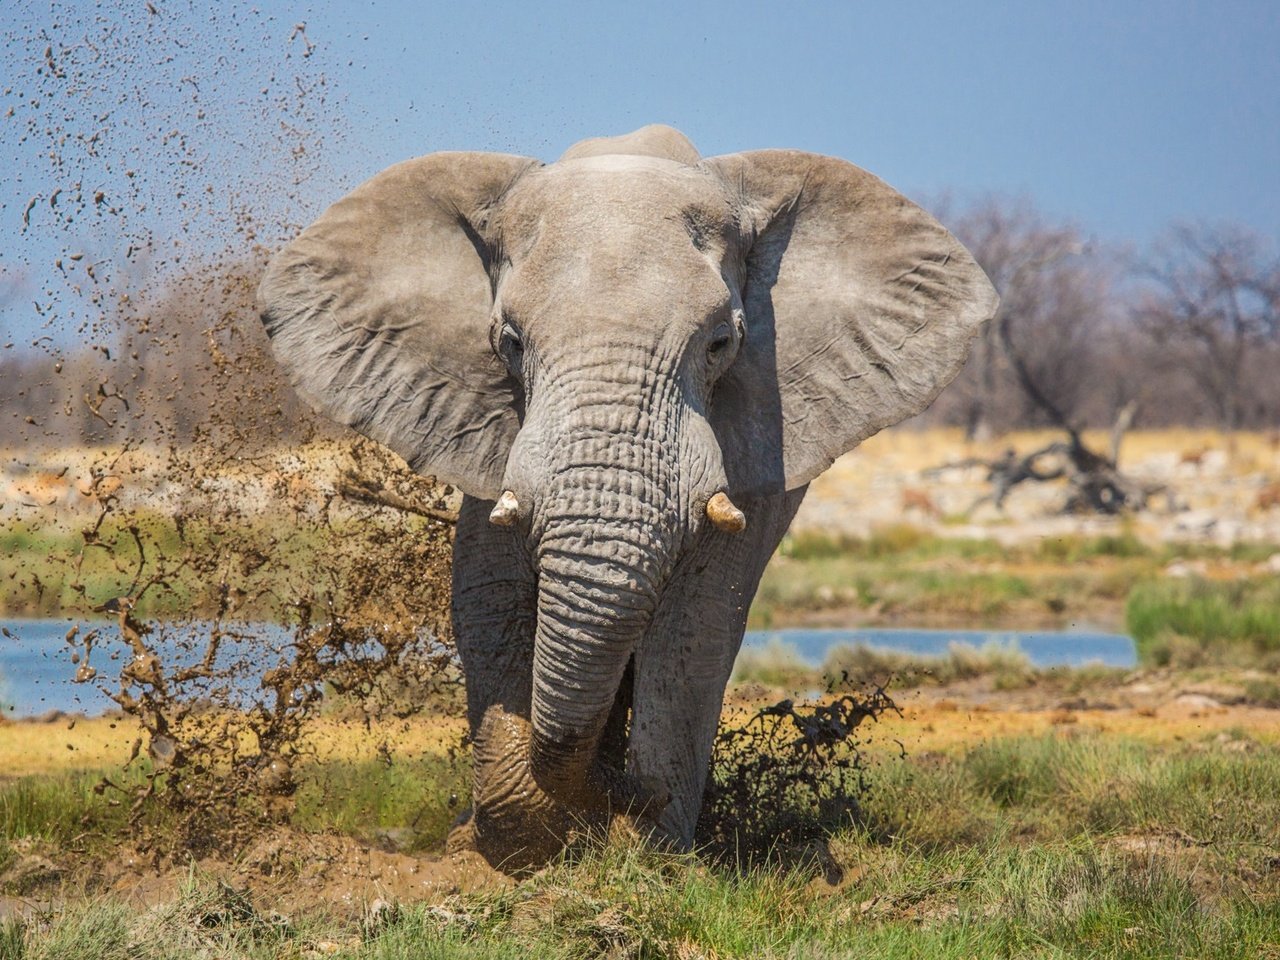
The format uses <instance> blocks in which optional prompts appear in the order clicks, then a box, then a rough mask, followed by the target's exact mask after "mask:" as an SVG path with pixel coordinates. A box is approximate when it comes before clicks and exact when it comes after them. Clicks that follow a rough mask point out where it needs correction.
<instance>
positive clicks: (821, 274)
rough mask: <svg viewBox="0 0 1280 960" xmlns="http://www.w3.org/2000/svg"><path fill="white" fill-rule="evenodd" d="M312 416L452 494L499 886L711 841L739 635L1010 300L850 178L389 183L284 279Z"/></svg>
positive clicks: (287, 265) (301, 252) (863, 176)
mask: <svg viewBox="0 0 1280 960" xmlns="http://www.w3.org/2000/svg"><path fill="white" fill-rule="evenodd" d="M258 296H259V310H260V313H261V319H262V322H263V323H264V324H265V327H266V330H267V333H268V335H269V337H270V341H271V349H272V352H273V353H274V356H275V357H276V359H277V360H278V362H279V363H280V364H281V365H282V366H283V368H284V370H285V371H286V372H287V374H288V376H289V379H290V381H291V383H292V384H293V386H294V388H295V389H296V391H297V392H298V393H299V394H300V396H301V397H302V398H303V399H304V400H305V401H306V402H307V403H309V404H310V405H311V406H312V407H313V408H314V409H315V410H317V411H319V412H321V413H322V414H324V415H326V416H328V417H330V418H332V419H333V420H336V421H338V422H339V423H341V424H345V425H347V426H349V427H352V428H354V429H355V430H357V431H359V432H360V433H362V434H365V435H366V436H368V437H371V438H373V439H374V440H376V441H379V442H381V443H383V444H385V445H387V446H388V447H390V448H391V449H392V450H394V451H395V452H397V453H398V454H400V455H401V456H402V457H403V458H404V459H405V460H406V461H407V462H408V463H409V465H410V466H411V467H412V468H413V469H415V470H417V471H419V472H421V473H424V474H430V475H433V476H434V477H436V478H437V480H438V481H439V482H441V483H448V484H452V485H454V486H456V487H457V488H458V489H459V490H460V491H461V492H462V493H463V498H462V504H461V508H460V512H459V516H458V519H457V528H456V535H455V545H454V565H453V575H452V576H453V579H452V617H453V629H454V634H455V639H456V644H457V650H458V654H459V657H460V659H461V665H462V672H463V675H464V678H465V687H466V698H467V719H468V724H469V728H470V733H471V740H472V743H473V758H474V786H473V793H472V798H471V799H472V803H471V808H470V815H469V820H468V819H466V818H464V819H463V821H462V822H461V823H460V824H459V825H458V826H457V827H456V828H455V831H454V834H453V835H452V836H451V842H452V843H453V844H455V845H456V846H469V847H471V848H474V849H477V850H479V852H480V853H481V854H482V855H483V856H484V857H485V858H487V859H488V860H489V861H490V862H491V863H493V864H494V865H497V866H500V867H502V868H504V869H507V870H509V871H512V870H524V869H531V868H534V867H536V866H538V865H540V864H542V863H545V862H547V861H549V860H550V859H552V858H554V857H556V856H557V855H559V853H560V852H561V851H562V850H563V849H564V848H565V846H566V844H567V843H568V842H569V841H570V839H571V838H572V837H574V836H578V835H579V831H582V830H583V829H584V828H591V827H595V826H599V825H602V824H607V823H608V822H610V818H612V817H616V816H619V815H625V816H626V817H627V818H628V819H629V821H630V822H631V823H633V824H635V825H636V826H638V827H640V828H642V829H643V831H645V832H646V833H647V834H648V835H650V836H652V837H654V838H656V839H657V840H659V841H660V842H663V843H666V844H670V845H673V846H675V847H676V848H679V849H688V848H690V847H691V846H692V845H693V843H694V830H695V826H696V823H697V820H698V815H699V811H700V807H701V803H702V797H703V792H704V788H705V785H706V782H707V777H708V772H709V765H710V758H711V753H712V748H713V741H714V738H715V735H716V732H717V725H718V721H719V716H720V712H721V709H722V703H723V697H724V691H725V687H726V684H727V683H728V680H729V677H730V673H731V670H732V666H733V662H734V658H735V656H736V654H737V652H738V648H739V646H740V644H741V642H742V638H743V634H744V630H745V628H746V620H747V613H748V608H749V606H750V604H751V601H752V599H753V597H754V595H755V592H756V589H757V587H758V584H759V581H760V578H761V575H762V573H763V571H764V568H765V565H766V563H767V562H768V560H769V558H770V556H771V555H772V553H773V552H774V550H775V549H776V547H777V546H778V544H779V543H780V541H781V539H782V537H783V535H784V534H785V532H786V530H787V528H788V525H789V524H790V522H791V519H792V517H793V516H794V514H795V513H796V510H797V508H798V507H799V506H800V502H801V500H802V498H803V497H804V495H805V491H806V489H807V487H808V484H809V483H810V481H812V480H813V479H814V477H816V476H817V475H818V474H819V473H821V472H822V471H824V470H825V469H826V468H827V467H828V466H830V465H831V463H832V462H833V461H834V460H835V458H836V457H838V456H840V455H841V454H843V453H844V452H846V451H848V450H850V449H852V448H853V447H854V446H856V445H857V444H858V443H859V442H861V441H862V440H864V439H866V438H867V437H869V436H871V435H872V434H874V433H876V432H877V431H879V430H881V429H883V428H884V427H887V426H889V425H891V424H894V423H896V422H898V421H900V420H903V419H904V418H906V417H909V416H912V415H914V414H916V413H918V412H920V411H921V410H923V409H924V408H925V407H927V406H928V405H929V404H930V403H931V402H932V401H933V399H934V397H936V396H937V394H938V392H939V391H940V390H941V389H942V388H943V387H944V386H945V385H946V384H947V383H948V382H950V380H951V379H952V378H953V377H954V376H955V375H956V373H957V372H958V371H959V369H960V367H961V365H962V364H963V362H964V360H965V358H966V355H967V353H968V350H969V346H970V343H971V341H972V340H973V338H974V337H975V335H976V334H977V333H978V332H979V330H980V328H981V326H982V324H983V323H984V322H986V321H987V320H989V319H990V318H991V316H992V315H993V314H994V312H995V309H996V306H997V297H996V294H995V291H994V290H993V288H992V285H991V283H990V282H989V280H988V279H987V277H986V275H985V274H984V273H983V271H982V269H981V268H980V267H979V266H978V265H977V264H976V263H975V262H974V260H973V258H972V257H971V256H970V255H969V253H968V252H967V251H966V250H965V249H964V247H963V246H961V245H960V243H959V242H958V241H957V240H956V239H955V238H954V237H953V236H952V235H951V234H950V233H948V232H947V231H946V230H945V229H944V228H943V227H942V226H941V225H940V224H938V223H937V222H936V221H935V220H934V219H933V218H932V217H930V216H929V215H928V214H926V213H925V212H924V211H923V210H921V209H920V208H919V207H917V206H916V205H914V204H913V203H911V202H909V201H908V200H906V199H905V198H904V197H903V196H901V195H900V194H899V193H897V192H895V191H894V190H893V189H892V188H890V187H889V186H887V185H886V184H885V183H884V182H882V181H881V180H879V179H877V178H876V177H875V176H873V175H871V174H869V173H867V172H866V171H864V170H862V169H860V168H859V167H856V166H854V165H853V164H851V163H848V162H846V161H844V160H840V159H836V158H832V157H827V156H821V155H817V154H812V153H806V152H802V151H796V150H758V151H748V152H742V153H734V154H728V155H724V156H717V157H711V158H702V157H701V156H700V155H699V153H698V151H697V150H696V149H695V148H694V146H693V144H692V143H691V142H690V141H689V140H688V139H687V138H686V137H685V136H684V135H683V134H681V133H680V132H678V131H676V130H674V129H672V128H670V127H665V126H648V127H644V128H642V129H640V130H637V131H635V132H633V133H630V134H627V135H624V136H619V137H606V138H598V139H592V140H586V141H583V142H581V143H578V144H576V145H574V146H573V147H571V148H570V149H569V150H568V151H567V152H566V153H564V155H563V156H561V157H560V158H559V160H557V161H555V162H553V163H543V162H540V161H538V160H535V159H530V158H528V157H522V156H513V155H505V154H496V153H485V152H443V153H433V154H430V155H427V156H423V157H419V158H417V159H413V160H408V161H405V162H403V163H399V164H397V165H395V166H392V167H390V168H389V169H387V170H385V171H383V172H382V173H379V174H377V175H376V176H374V177H373V178H372V179H370V180H369V181H367V182H365V183H364V184H363V185H361V186H359V187H357V188H356V189H355V190H354V191H352V192H351V193H350V194H348V195H347V196H346V197H344V198H342V199H340V200H338V201H337V202H336V203H335V204H334V205H333V206H331V207H330V208H329V209H328V210H327V211H325V212H324V213H323V214H322V215H321V216H320V218H319V219H318V220H316V222H315V223H313V224H312V225H311V226H309V227H307V228H306V229H305V230H303V231H302V232H301V234H300V235H299V236H297V238H296V239H294V240H293V241H292V242H290V243H289V244H288V245H287V246H286V247H284V249H282V250H281V251H280V252H278V253H277V254H276V255H275V256H274V258H273V259H272V260H271V262H270V263H269V265H268V267H267V270H266V273H265V276H264V278H263V280H262V282H261V286H260V288H259V294H258Z"/></svg>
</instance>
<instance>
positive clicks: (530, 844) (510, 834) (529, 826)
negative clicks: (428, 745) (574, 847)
mask: <svg viewBox="0 0 1280 960" xmlns="http://www.w3.org/2000/svg"><path fill="white" fill-rule="evenodd" d="M530 735H531V729H530V727H529V721H528V720H526V719H525V718H523V717H520V716H517V715H516V714H512V713H508V712H507V711H505V710H503V709H502V708H501V707H500V706H493V707H490V708H489V710H488V712H486V713H485V716H484V719H483V721H482V722H481V724H480V728H479V729H478V730H477V731H476V734H475V748H474V757H475V783H474V786H473V790H472V798H473V801H474V806H473V810H474V813H473V815H472V817H471V820H470V823H469V824H468V826H469V827H470V831H469V834H467V833H462V832H460V833H459V838H458V842H459V843H462V842H470V843H471V844H472V845H473V849H475V850H477V851H479V852H480V854H481V855H482V856H483V857H484V858H485V859H486V860H487V861H489V863H490V864H491V865H492V866H493V867H495V868H496V869H499V870H503V871H505V872H507V873H525V872H528V871H531V870H535V869H537V868H539V867H542V866H545V865H546V864H547V863H548V862H550V861H551V860H553V859H554V858H555V857H556V856H558V855H559V854H560V852H561V851H562V850H563V849H564V847H565V844H566V843H567V842H568V840H569V837H570V835H571V833H573V831H574V830H575V828H576V827H578V826H581V825H582V817H581V816H576V815H575V813H574V811H572V810H570V808H568V807H567V806H565V805H564V804H562V803H560V802H559V801H557V800H556V799H555V798H554V797H552V796H551V795H550V794H548V793H547V792H546V791H545V790H543V789H542V788H541V787H539V786H538V784H537V782H536V781H535V780H534V779H533V773H532V771H531V770H530V766H529V740H530ZM462 828H463V825H462V824H459V825H458V827H455V830H458V831H460V830H462ZM450 842H452V834H451V835H450Z"/></svg>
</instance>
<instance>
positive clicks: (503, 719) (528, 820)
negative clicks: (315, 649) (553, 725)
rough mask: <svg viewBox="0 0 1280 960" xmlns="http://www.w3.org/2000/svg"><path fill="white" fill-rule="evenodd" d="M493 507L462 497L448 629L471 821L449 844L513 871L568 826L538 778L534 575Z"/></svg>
mask: <svg viewBox="0 0 1280 960" xmlns="http://www.w3.org/2000/svg"><path fill="white" fill-rule="evenodd" d="M492 507H493V504H492V503H489V502H486V501H483V500H477V499H474V498H472V497H465V498H463V502H462V510H461V513H460V514H459V517H458V529H457V537H456V539H455V546H454V558H453V629H454V636H455V638H456V641H457V645H458V653H459V655H460V657H461V659H462V672H463V677H464V679H465V682H466V689H467V721H468V725H469V727H470V732H471V741H472V758H473V782H472V792H471V797H472V808H471V817H470V819H469V820H468V821H466V822H464V823H461V824H459V825H458V826H457V827H455V828H454V831H453V833H452V834H451V835H450V837H449V846H450V847H451V848H454V849H457V848H461V847H474V848H475V849H477V850H479V851H480V853H481V854H483V855H484V857H485V858H486V859H487V860H488V861H489V862H490V863H491V864H493V865H494V866H495V867H499V868H501V869H505V870H519V869H523V868H526V867H530V866H535V865H541V864H542V863H545V862H546V861H547V860H549V859H551V858H552V857H553V856H555V855H556V854H557V853H558V852H559V851H560V849H561V847H562V846H563V842H564V841H563V838H564V835H565V834H566V833H567V831H568V830H569V829H570V827H571V826H572V821H571V818H570V816H569V814H568V812H567V811H566V810H564V809H563V808H562V807H561V806H560V805H559V804H557V803H556V802H555V801H554V800H552V799H551V798H550V797H548V796H547V795H546V794H545V793H543V792H542V791H541V790H540V789H539V788H538V786H537V784H535V783H534V781H533V777H532V775H531V772H530V768H529V737H530V727H529V706H530V698H531V686H532V671H533V632H534V624H535V620H536V608H535V604H536V580H535V576H534V573H533V570H532V568H531V567H530V565H529V563H528V560H527V558H526V556H525V554H524V552H523V547H522V544H521V542H520V540H519V538H518V535H516V534H515V533H513V532H512V531H511V530H509V529H507V528H502V527H496V526H494V525H493V524H491V523H489V522H488V516H489V511H490V510H491V509H492Z"/></svg>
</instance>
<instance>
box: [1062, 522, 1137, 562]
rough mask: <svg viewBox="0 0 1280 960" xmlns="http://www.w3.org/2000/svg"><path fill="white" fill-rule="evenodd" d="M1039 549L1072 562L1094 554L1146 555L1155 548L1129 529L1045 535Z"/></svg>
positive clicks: (1099, 555) (1096, 555)
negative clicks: (1089, 534)
mask: <svg viewBox="0 0 1280 960" xmlns="http://www.w3.org/2000/svg"><path fill="white" fill-rule="evenodd" d="M1038 553H1039V555H1040V557H1041V558H1043V559H1045V560H1054V561H1058V562H1064V561H1065V562H1073V561H1078V560H1088V559H1090V558H1092V557H1122V558H1123V557H1146V556H1150V555H1151V553H1152V550H1151V548H1150V547H1148V546H1147V545H1146V544H1145V543H1143V542H1142V541H1141V540H1140V539H1139V538H1138V536H1137V535H1136V534H1135V533H1134V532H1133V531H1132V530H1130V529H1128V528H1125V529H1122V530H1121V531H1120V532H1119V533H1109V534H1103V535H1101V536H1097V537H1080V536H1072V535H1067V536H1062V537H1046V538H1045V539H1044V540H1042V541H1040V544H1039V547H1038Z"/></svg>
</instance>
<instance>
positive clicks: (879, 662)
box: [823, 641, 1035, 689]
mask: <svg viewBox="0 0 1280 960" xmlns="http://www.w3.org/2000/svg"><path fill="white" fill-rule="evenodd" d="M823 670H824V671H825V672H826V673H827V675H828V676H834V677H840V676H843V675H846V674H847V675H848V677H849V679H850V680H852V681H854V682H864V681H874V682H884V681H885V680H887V679H889V678H896V679H897V680H898V681H899V682H900V683H902V684H903V685H906V686H914V685H919V684H922V683H952V682H954V681H957V680H971V679H974V678H976V677H986V676H994V677H995V679H996V684H997V686H999V687H1001V688H1002V689H1012V688H1016V687H1019V686H1025V685H1026V684H1027V683H1029V682H1030V681H1031V679H1032V678H1033V676H1034V673H1035V671H1034V668H1033V667H1032V666H1031V660H1030V659H1029V658H1028V657H1027V655H1026V654H1025V653H1024V652H1023V651H1022V650H1021V649H1019V648H1018V647H1017V646H1016V645H1012V644H1003V643H996V642H994V641H991V642H988V643H984V644H983V645H982V646H981V647H975V646H974V645H973V644H971V643H951V644H949V645H948V646H947V652H946V653H945V654H943V655H941V656H928V655H923V654H916V653H902V652H899V651H896V650H883V649H879V648H875V647H868V646H866V645H865V644H858V645H857V646H852V647H850V646H838V647H835V648H834V649H832V650H831V652H830V653H828V654H827V659H826V663H825V664H824V665H823Z"/></svg>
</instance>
